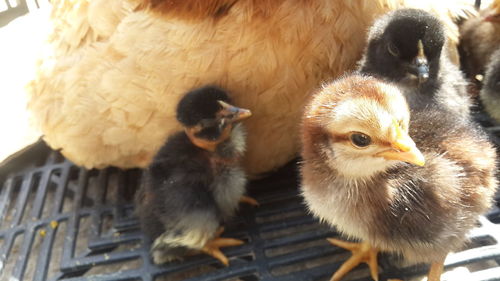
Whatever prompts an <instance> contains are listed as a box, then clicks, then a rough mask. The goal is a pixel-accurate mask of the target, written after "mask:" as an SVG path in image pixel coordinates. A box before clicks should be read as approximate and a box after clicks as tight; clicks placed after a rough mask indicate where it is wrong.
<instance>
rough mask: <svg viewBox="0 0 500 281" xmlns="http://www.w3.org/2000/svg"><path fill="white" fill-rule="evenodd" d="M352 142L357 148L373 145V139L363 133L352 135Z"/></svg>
mask: <svg viewBox="0 0 500 281" xmlns="http://www.w3.org/2000/svg"><path fill="white" fill-rule="evenodd" d="M351 142H352V143H353V144H354V145H355V146H357V147H367V146H368V145H370V144H371V143H372V139H371V138H370V136H368V135H365V134H363V133H353V134H352V135H351Z"/></svg>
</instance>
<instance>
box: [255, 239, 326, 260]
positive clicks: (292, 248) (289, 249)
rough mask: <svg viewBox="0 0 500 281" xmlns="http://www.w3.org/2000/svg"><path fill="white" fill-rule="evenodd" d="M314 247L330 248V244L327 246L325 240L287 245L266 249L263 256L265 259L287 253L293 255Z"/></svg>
mask: <svg viewBox="0 0 500 281" xmlns="http://www.w3.org/2000/svg"><path fill="white" fill-rule="evenodd" d="M316 246H324V247H329V246H330V247H331V244H329V243H328V242H327V241H326V239H324V238H322V239H318V240H313V241H306V242H300V243H295V244H289V245H286V246H282V247H277V248H272V249H267V250H265V251H264V253H265V255H266V256H267V257H275V256H281V255H285V254H289V253H293V252H296V251H300V250H304V249H308V248H312V247H316Z"/></svg>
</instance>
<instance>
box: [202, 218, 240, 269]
mask: <svg viewBox="0 0 500 281" xmlns="http://www.w3.org/2000/svg"><path fill="white" fill-rule="evenodd" d="M222 232H224V228H223V227H221V228H220V229H219V230H218V231H217V232H216V233H215V238H213V239H212V240H209V241H208V242H207V243H206V244H205V246H203V248H202V249H201V251H202V252H204V253H205V254H207V255H210V256H212V257H214V258H216V259H218V260H219V261H220V262H222V264H224V265H225V266H228V265H229V260H228V259H227V257H226V256H225V255H224V254H223V253H222V252H221V250H220V249H219V248H222V247H232V246H239V245H243V244H244V243H245V242H243V241H241V240H239V239H234V238H221V237H219V236H220V235H221V234H222Z"/></svg>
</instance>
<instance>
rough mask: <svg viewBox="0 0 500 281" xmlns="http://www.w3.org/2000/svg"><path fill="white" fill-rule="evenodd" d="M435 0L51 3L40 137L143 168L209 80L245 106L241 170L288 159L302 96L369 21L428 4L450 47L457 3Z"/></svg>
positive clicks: (355, 52)
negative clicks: (184, 104)
mask: <svg viewBox="0 0 500 281" xmlns="http://www.w3.org/2000/svg"><path fill="white" fill-rule="evenodd" d="M443 2H444V3H443ZM443 2H442V1H434V0H426V1H412V0H377V1H372V0H363V1H331V0H318V1H303V0H297V1H284V0H275V1H271V0H268V1H266V0H241V1H233V0H211V1H201V0H199V1H196V0H190V1H159V0H156V1H153V0H151V1H145V0H125V1H123V0H111V1H109V0H106V1H104V0H93V1H86V0H73V1H70V0H59V1H52V3H53V5H54V9H53V15H52V19H53V25H54V29H53V32H52V34H51V36H50V37H49V42H48V43H49V44H50V47H51V48H52V52H51V53H50V54H47V55H46V56H45V57H44V58H42V60H41V62H40V64H39V71H38V75H37V77H36V78H35V79H34V80H33V81H32V83H31V84H30V85H29V91H30V92H31V102H30V105H29V108H30V109H31V110H32V111H33V112H34V114H35V116H36V118H37V121H38V123H39V124H40V126H41V128H42V130H43V132H44V134H45V140H46V141H47V142H48V143H49V144H50V145H51V146H52V147H53V148H56V149H58V148H61V149H62V153H63V154H64V155H65V156H67V157H68V158H70V159H71V160H72V161H74V162H75V163H77V164H80V165H84V166H86V167H89V168H90V167H98V168H100V167H104V166H107V165H115V166H119V167H124V168H127V167H137V166H139V167H145V166H146V165H147V164H148V163H149V162H150V160H151V158H152V156H153V155H154V154H155V153H156V152H157V150H158V149H159V148H160V146H161V145H162V144H163V143H164V141H165V139H166V138H167V136H168V135H170V134H172V133H173V132H174V131H176V130H178V129H179V127H178V124H177V123H176V122H175V105H176V104H177V102H178V101H179V99H180V97H181V95H182V93H184V92H186V91H188V90H190V89H194V88H197V87H199V86H201V85H205V84H214V85H218V86H220V87H223V88H225V89H228V90H229V91H230V92H232V93H233V94H234V102H235V103H236V104H238V105H241V106H242V107H245V108H249V109H251V110H252V112H253V113H254V117H252V119H251V120H249V121H248V122H247V123H246V127H247V129H248V132H249V134H248V153H247V156H246V159H245V165H246V168H247V170H248V171H249V172H251V173H252V174H257V173H261V172H265V171H269V170H271V169H273V168H276V167H278V166H280V165H282V164H284V163H286V162H287V161H289V160H290V159H291V158H293V157H294V156H295V154H296V152H297V151H298V148H299V145H298V142H297V139H298V138H297V133H298V132H297V131H298V128H297V127H298V126H297V124H298V121H299V117H300V113H301V111H302V107H303V105H304V104H305V100H306V98H307V97H308V95H309V94H310V92H311V90H312V89H315V87H317V86H318V84H319V83H320V82H321V81H322V80H324V79H325V78H327V77H328V78H329V77H335V76H338V75H339V74H341V73H343V72H344V71H345V70H347V69H351V68H352V67H354V64H355V62H356V61H357V60H358V59H359V58H360V55H361V52H362V50H363V45H364V38H365V33H366V29H367V27H368V26H369V25H370V24H371V23H372V20H373V19H374V17H376V16H378V15H380V14H382V13H385V12H387V11H388V10H392V9H395V8H398V7H403V6H412V7H418V8H424V9H427V10H429V9H432V10H433V11H435V13H437V14H438V15H440V18H442V19H443V20H444V21H445V22H447V23H448V27H449V29H448V30H447V32H448V35H449V37H450V38H452V40H450V41H451V42H455V43H456V38H457V34H458V33H457V30H456V27H454V26H453V25H452V21H451V17H450V15H451V14H454V15H456V14H457V13H456V11H461V8H463V7H464V6H459V4H457V3H456V1H443ZM263 7H264V8H263ZM450 7H452V8H450ZM452 10H454V11H452ZM189 11H194V12H193V13H192V14H191V12H189Z"/></svg>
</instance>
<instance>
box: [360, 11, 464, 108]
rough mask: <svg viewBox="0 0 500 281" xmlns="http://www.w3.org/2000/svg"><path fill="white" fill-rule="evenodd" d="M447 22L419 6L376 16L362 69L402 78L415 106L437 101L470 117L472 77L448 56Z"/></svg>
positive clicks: (392, 79) (399, 82) (391, 78)
mask: <svg viewBox="0 0 500 281" xmlns="http://www.w3.org/2000/svg"><path fill="white" fill-rule="evenodd" d="M445 43H446V37H445V34H444V28H443V25H442V23H441V22H440V21H439V20H438V19H437V18H436V17H434V16H433V15H431V14H429V13H428V12H426V11H423V10H418V9H400V10H395V11H393V12H390V13H388V14H386V15H384V16H382V17H380V18H379V19H377V20H376V21H375V23H374V24H373V26H372V27H371V29H370V32H369V35H368V45H367V49H366V50H365V53H364V55H363V58H362V59H361V60H360V62H359V71H360V72H361V73H364V74H369V75H372V76H375V77H377V78H380V79H383V80H386V81H390V82H393V83H396V84H397V85H398V86H400V88H401V89H402V91H403V93H404V95H405V97H406V99H407V100H408V104H409V105H410V108H411V109H418V108H423V107H425V106H427V105H428V104H432V103H437V104H440V105H442V107H443V108H444V109H446V110H452V111H453V112H456V113H458V116H468V114H469V112H470V109H469V107H470V106H471V100H470V98H469V96H468V95H467V89H466V86H467V82H466V80H465V79H464V77H463V75H462V73H461V72H460V70H459V69H458V67H457V66H455V65H454V64H453V63H451V61H450V60H449V58H448V54H447V49H446V48H444V47H443V46H445Z"/></svg>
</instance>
